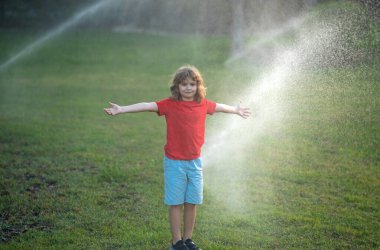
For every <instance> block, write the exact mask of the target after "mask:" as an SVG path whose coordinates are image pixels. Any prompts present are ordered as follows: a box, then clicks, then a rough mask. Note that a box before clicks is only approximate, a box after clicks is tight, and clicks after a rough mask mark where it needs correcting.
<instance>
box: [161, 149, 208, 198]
mask: <svg viewBox="0 0 380 250" xmlns="http://www.w3.org/2000/svg"><path fill="white" fill-rule="evenodd" d="M164 178H165V200H164V201H165V204H166V205H180V204H183V203H185V202H186V203H191V204H202V201H203V173H202V161H201V159H200V158H197V159H194V160H190V161H183V160H172V159H169V158H168V157H166V156H165V157H164Z"/></svg>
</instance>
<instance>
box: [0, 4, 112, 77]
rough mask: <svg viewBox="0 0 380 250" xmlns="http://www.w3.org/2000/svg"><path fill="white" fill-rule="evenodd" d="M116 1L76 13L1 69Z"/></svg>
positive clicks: (12, 58) (92, 6)
mask: <svg viewBox="0 0 380 250" xmlns="http://www.w3.org/2000/svg"><path fill="white" fill-rule="evenodd" d="M115 1H116V0H100V1H99V2H97V3H95V4H93V5H91V6H90V7H87V8H85V9H84V10H82V11H80V12H79V13H77V14H75V15H74V16H73V17H71V18H70V19H69V20H67V21H66V22H64V23H63V24H61V25H59V26H58V27H56V28H55V29H53V30H51V31H49V32H48V33H47V34H46V35H44V36H42V37H41V38H39V39H37V40H36V41H34V42H32V43H31V44H29V45H28V46H26V47H25V48H24V49H22V50H21V51H20V52H18V53H17V54H16V55H14V56H12V57H11V58H10V59H8V60H7V61H6V62H4V63H2V64H1V65H0V71H3V70H5V69H7V68H8V67H9V66H11V65H12V64H14V63H15V62H17V61H18V60H20V59H21V58H23V57H25V56H27V55H29V54H30V53H32V52H33V51H35V50H36V49H38V48H40V47H41V46H42V45H43V44H44V43H46V42H47V41H48V40H50V39H52V38H54V37H56V36H58V35H60V34H61V33H63V32H64V31H66V30H67V29H69V28H70V27H72V26H74V25H75V24H77V23H79V22H80V21H81V20H83V18H85V17H88V16H90V15H94V14H95V13H96V12H97V11H99V9H101V8H104V7H106V6H108V5H110V4H111V3H113V2H115Z"/></svg>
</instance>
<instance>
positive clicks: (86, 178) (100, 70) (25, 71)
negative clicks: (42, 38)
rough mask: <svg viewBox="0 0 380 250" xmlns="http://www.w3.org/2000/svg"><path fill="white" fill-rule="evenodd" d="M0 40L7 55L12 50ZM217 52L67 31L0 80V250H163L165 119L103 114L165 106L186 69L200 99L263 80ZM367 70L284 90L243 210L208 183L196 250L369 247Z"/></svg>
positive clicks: (167, 41) (209, 43)
mask: <svg viewBox="0 0 380 250" xmlns="http://www.w3.org/2000/svg"><path fill="white" fill-rule="evenodd" d="M12 36H13V37H14V40H12ZM0 37H2V38H4V37H7V39H0V41H2V42H1V43H0V48H6V50H7V51H11V50H12V48H17V47H19V44H20V41H21V40H22V39H21V38H22V34H15V33H12V34H11V35H10V34H8V33H1V34H0ZM20 37H21V38H20ZM28 37H29V36H28ZM27 39H29V38H27ZM12 41H14V42H13V43H12ZM12 46H13V47H12ZM0 51H3V52H1V54H0V58H1V61H4V60H5V59H6V58H7V56H8V55H7V53H6V52H4V50H3V49H0ZM228 51H229V42H228V40H227V39H224V38H191V37H156V36H150V35H143V34H114V33H80V34H79V33H67V34H65V35H63V36H61V37H59V38H56V39H53V40H52V41H51V42H49V43H48V44H46V46H43V47H41V48H40V49H39V50H37V51H35V52H34V53H32V54H30V55H29V56H28V57H26V58H24V59H22V60H20V61H19V62H17V63H15V64H14V65H12V66H11V67H9V68H8V69H7V70H5V71H3V72H0V80H1V82H0V124H1V130H0V152H1V154H0V167H1V169H0V171H1V180H2V181H1V184H0V193H1V200H0V213H1V218H0V220H1V221H0V222H1V237H2V245H0V248H2V249H29V248H37V249H40V248H46V249H47V248H49V249H62V248H64V249H119V248H121V249H165V248H167V246H168V242H169V240H170V232H169V225H168V222H167V208H166V207H165V206H164V205H163V201H162V198H163V167H162V157H163V156H162V147H163V145H164V143H165V122H164V119H163V118H162V117H161V118H159V117H157V116H156V115H155V114H130V115H124V116H118V117H108V116H106V115H105V114H104V113H103V110H102V109H103V107H106V106H107V102H108V101H113V102H116V103H120V104H131V103H135V102H140V101H154V100H159V99H162V98H165V97H167V96H168V95H169V90H168V81H169V79H170V75H171V74H172V73H173V72H174V71H175V69H177V68H178V67H179V66H180V65H182V64H185V63H190V64H194V65H196V66H197V67H198V68H200V70H201V71H202V72H203V74H204V78H205V80H206V83H207V86H208V91H209V94H208V97H209V98H210V99H212V100H217V101H219V102H228V101H230V100H233V97H234V96H237V95H238V94H239V93H240V89H241V88H244V87H248V85H249V84H250V80H251V79H255V78H258V77H259V75H260V73H261V71H260V69H256V70H255V71H252V70H251V69H250V70H248V69H246V68H244V69H239V68H238V67H236V68H233V69H227V68H225V67H224V66H223V62H224V61H225V60H226V59H227V58H228V53H227V52H228ZM377 66H378V65H377ZM377 66H376V65H360V66H357V67H350V68H342V69H337V68H336V69H332V70H327V69H321V70H320V71H319V72H304V73H303V74H301V75H300V76H299V79H297V80H296V81H295V82H293V83H292V84H291V85H290V87H291V88H289V89H290V90H289V91H288V92H287V95H286V97H285V98H286V101H287V102H288V103H289V104H290V106H289V107H290V108H289V110H288V113H287V117H286V119H285V120H284V121H283V125H282V126H281V129H278V130H274V131H273V132H272V133H268V134H266V135H265V136H262V137H260V138H259V139H258V140H256V141H255V144H254V145H248V147H247V148H246V149H245V150H246V151H245V152H243V153H244V154H245V155H246V157H244V159H243V160H241V161H240V162H238V163H239V164H241V165H244V166H245V167H244V170H243V171H242V172H241V173H240V175H239V174H237V175H236V176H235V177H234V178H236V179H234V180H233V181H235V182H236V183H239V182H244V183H245V185H244V189H243V190H241V193H243V194H244V197H245V200H244V202H242V203H237V204H228V205H227V206H226V204H223V203H229V202H231V203H233V202H234V201H225V200H224V199H223V197H214V194H213V192H212V191H211V190H212V189H211V187H209V186H207V183H211V182H206V186H205V201H204V205H203V206H201V207H200V208H199V211H198V220H197V225H196V229H195V233H194V238H195V239H196V240H197V242H199V243H200V245H201V246H202V247H203V248H204V249H258V248H264V249H273V248H279V249H305V248H312V249H319V248H326V249H342V248H352V249H360V248H361V249H375V248H379V247H380V242H379V239H380V234H379V227H380V225H379V221H380V218H379V217H380V213H379V212H380V211H379V207H380V201H379V197H380V182H379V180H380V173H379V162H380V159H379V155H380V154H379V153H380V152H379V148H380V145H379V141H380V130H379V126H378V125H379V122H380V113H379V106H380V105H379V93H380V92H379V90H380V89H379V85H378V83H379V79H380V76H379V73H378V70H377V68H378V67H377ZM221 117H222V116H221V115H216V116H213V117H211V118H210V121H211V122H212V123H213V124H214V125H215V124H217V123H218V121H219V119H221ZM221 129H222V128H221ZM208 132H211V133H212V132H213V133H215V132H214V131H208ZM253 151H254V152H255V153H254V154H251V152H253ZM231 158H232V159H234V157H233V156H231ZM231 161H232V160H231ZM236 164H237V163H236ZM237 169H238V168H237ZM208 173H209V174H210V175H209V176H205V179H206V180H207V179H208V180H210V179H212V175H211V174H212V171H211V172H208ZM220 181H223V178H222V179H221V180H220ZM236 187H237V188H240V187H241V186H239V185H238V184H236ZM228 191H229V190H221V192H222V193H223V192H228ZM241 205H243V206H241ZM228 207H229V208H228Z"/></svg>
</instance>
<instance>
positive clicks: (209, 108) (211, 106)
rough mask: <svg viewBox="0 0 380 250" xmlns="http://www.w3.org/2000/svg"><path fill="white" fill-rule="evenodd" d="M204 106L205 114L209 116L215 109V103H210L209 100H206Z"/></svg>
mask: <svg viewBox="0 0 380 250" xmlns="http://www.w3.org/2000/svg"><path fill="white" fill-rule="evenodd" d="M206 104H207V114H209V115H212V114H214V113H215V109H216V103H215V102H212V101H210V100H206Z"/></svg>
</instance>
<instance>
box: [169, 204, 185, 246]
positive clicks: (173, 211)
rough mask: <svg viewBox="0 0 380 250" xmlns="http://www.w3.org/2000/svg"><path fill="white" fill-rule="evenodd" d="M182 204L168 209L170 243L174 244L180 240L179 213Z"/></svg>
mask: <svg viewBox="0 0 380 250" xmlns="http://www.w3.org/2000/svg"><path fill="white" fill-rule="evenodd" d="M182 206H183V205H182V204H181V205H175V206H170V207H169V222H170V229H171V232H172V242H173V244H175V243H176V242H177V241H179V240H181V211H182Z"/></svg>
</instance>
